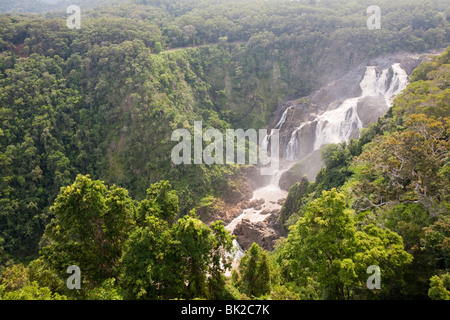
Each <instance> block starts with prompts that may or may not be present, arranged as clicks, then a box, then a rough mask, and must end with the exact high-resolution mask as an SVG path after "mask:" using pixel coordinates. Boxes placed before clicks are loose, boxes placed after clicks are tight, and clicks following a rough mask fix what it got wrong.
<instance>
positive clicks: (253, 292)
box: [235, 243, 271, 297]
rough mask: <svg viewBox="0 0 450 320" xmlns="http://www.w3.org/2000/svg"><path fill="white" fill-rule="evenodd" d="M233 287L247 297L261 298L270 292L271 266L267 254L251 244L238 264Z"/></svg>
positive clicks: (256, 245)
mask: <svg viewBox="0 0 450 320" xmlns="http://www.w3.org/2000/svg"><path fill="white" fill-rule="evenodd" d="M238 271H239V273H238V275H237V277H236V276H235V278H236V279H235V282H236V283H235V285H236V286H237V287H238V288H239V290H240V291H241V292H242V293H244V294H246V295H247V296H249V297H261V296H263V295H265V294H268V293H269V292H270V288H271V265H270V261H269V258H268V254H267V252H266V251H264V250H263V249H262V248H260V247H259V246H258V244H256V243H253V244H252V245H251V247H250V249H249V250H248V251H246V253H245V255H244V256H243V257H242V258H241V261H240V262H239V268H238Z"/></svg>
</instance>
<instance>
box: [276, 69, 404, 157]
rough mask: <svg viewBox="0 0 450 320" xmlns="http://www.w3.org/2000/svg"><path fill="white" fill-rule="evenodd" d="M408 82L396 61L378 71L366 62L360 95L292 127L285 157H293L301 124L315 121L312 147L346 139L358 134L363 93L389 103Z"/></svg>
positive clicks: (364, 95) (295, 152) (296, 153)
mask: <svg viewBox="0 0 450 320" xmlns="http://www.w3.org/2000/svg"><path fill="white" fill-rule="evenodd" d="M390 71H392V78H391V81H390V82H389V83H388V80H389V74H390ZM407 84H408V74H407V73H406V71H404V70H403V69H402V68H401V66H400V64H399V63H396V64H393V65H392V66H391V68H387V69H384V70H382V71H381V73H377V68H376V67H375V66H368V67H367V68H366V72H365V74H364V77H363V79H362V80H361V82H360V84H359V86H360V88H361V92H362V93H361V95H360V96H359V97H353V98H349V99H347V100H345V101H344V102H342V103H341V104H340V105H339V107H338V108H336V109H333V110H329V111H326V112H324V113H322V114H321V115H318V116H317V118H316V119H314V120H312V121H308V122H305V123H302V124H301V125H300V126H299V127H298V128H297V129H295V130H294V131H293V132H292V134H291V138H290V140H289V142H288V144H287V146H286V149H285V152H284V153H282V154H284V155H285V157H286V158H287V159H290V160H295V159H296V157H297V156H298V150H299V143H301V141H300V140H299V139H298V136H299V134H300V133H301V130H302V128H303V127H304V126H305V125H306V124H309V123H313V122H316V133H315V137H314V139H315V140H314V148H313V149H314V150H318V149H320V148H321V147H322V146H323V145H325V144H330V143H340V142H344V141H345V142H348V141H349V140H350V138H351V137H352V136H354V135H355V133H356V134H359V131H360V130H361V129H362V127H363V123H362V121H361V119H360V118H359V115H358V111H357V106H358V102H360V101H361V99H364V98H366V97H376V96H382V97H383V98H384V99H385V101H386V105H387V107H388V108H389V107H391V105H392V101H393V98H394V97H395V96H396V95H397V94H399V93H400V92H401V91H402V90H404V89H405V88H406V86H407Z"/></svg>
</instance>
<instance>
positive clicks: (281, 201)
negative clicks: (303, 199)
mask: <svg viewBox="0 0 450 320" xmlns="http://www.w3.org/2000/svg"><path fill="white" fill-rule="evenodd" d="M285 201H286V198H283V199H279V200H278V201H277V204H279V205H280V206H282V205H283V203H284V202H285Z"/></svg>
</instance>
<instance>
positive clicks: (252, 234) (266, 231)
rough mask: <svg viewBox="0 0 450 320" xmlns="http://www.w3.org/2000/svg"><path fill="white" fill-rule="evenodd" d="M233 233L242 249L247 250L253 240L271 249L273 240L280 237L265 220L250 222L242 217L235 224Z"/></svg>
mask: <svg viewBox="0 0 450 320" xmlns="http://www.w3.org/2000/svg"><path fill="white" fill-rule="evenodd" d="M234 234H235V235H236V239H237V241H238V242H239V244H240V246H241V247H242V249H243V250H248V249H249V248H250V246H251V245H252V244H253V242H256V243H257V244H258V245H259V246H260V247H262V248H264V249H266V250H273V245H274V242H275V240H276V239H278V238H279V237H280V235H279V234H277V232H276V231H275V230H273V229H271V228H269V227H267V225H266V223H265V222H257V223H252V222H250V220H248V219H243V220H242V221H241V222H240V223H239V224H238V225H237V226H236V229H235V230H234Z"/></svg>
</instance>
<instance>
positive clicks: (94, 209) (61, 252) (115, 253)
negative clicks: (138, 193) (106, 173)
mask: <svg viewBox="0 0 450 320" xmlns="http://www.w3.org/2000/svg"><path fill="white" fill-rule="evenodd" d="M50 210H51V212H52V213H53V214H54V216H55V218H54V219H52V221H51V223H50V224H49V225H48V227H47V229H46V231H45V234H44V237H43V240H42V250H41V253H42V257H43V258H44V261H46V262H47V263H49V265H50V266H51V267H52V268H54V270H56V271H57V272H58V273H59V274H60V275H64V276H65V273H66V269H67V267H68V266H70V265H77V266H79V267H80V269H81V271H82V275H83V279H84V281H83V283H84V284H85V285H87V286H88V287H91V286H96V285H99V284H100V283H102V282H103V281H104V280H106V279H107V278H109V277H112V276H114V275H115V270H114V269H115V266H116V264H117V262H118V260H119V258H120V256H121V255H122V249H123V245H124V242H125V240H126V239H127V237H128V233H129V231H130V230H131V227H132V225H133V223H132V220H131V218H132V216H133V215H134V211H135V206H134V203H133V201H132V199H131V198H130V197H129V196H128V192H127V191H126V190H125V189H123V188H119V187H117V186H115V185H114V186H112V187H107V186H105V185H104V184H103V182H102V181H99V180H96V181H93V180H91V179H90V178H89V176H82V175H78V176H77V178H76V180H75V182H74V183H73V184H72V185H71V186H68V187H65V188H62V189H61V192H60V194H59V195H58V197H57V198H56V200H55V203H54V205H53V206H52V207H51V209H50Z"/></svg>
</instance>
